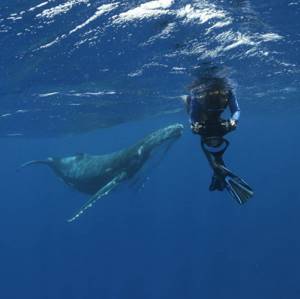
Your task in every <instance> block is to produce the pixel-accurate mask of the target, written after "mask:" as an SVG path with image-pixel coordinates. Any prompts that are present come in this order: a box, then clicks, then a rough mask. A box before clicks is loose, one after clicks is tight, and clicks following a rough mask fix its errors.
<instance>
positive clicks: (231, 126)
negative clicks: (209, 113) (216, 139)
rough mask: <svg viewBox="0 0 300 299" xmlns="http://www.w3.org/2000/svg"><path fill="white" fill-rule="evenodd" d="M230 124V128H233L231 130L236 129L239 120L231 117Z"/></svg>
mask: <svg viewBox="0 0 300 299" xmlns="http://www.w3.org/2000/svg"><path fill="white" fill-rule="evenodd" d="M229 126H230V128H231V130H235V129H236V127H237V121H236V120H235V119H232V118H231V119H230V120H229Z"/></svg>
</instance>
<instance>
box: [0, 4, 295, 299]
mask: <svg viewBox="0 0 300 299" xmlns="http://www.w3.org/2000/svg"><path fill="white" fill-rule="evenodd" d="M145 2H146V1H123V2H112V3H110V2H109V1H89V0H82V1H80V0H78V1H76V0H74V1H62V0H52V1H44V2H42V1H26V2H24V1H17V0H15V1H2V3H3V4H1V10H0V46H1V54H2V55H1V56H0V74H1V75H0V77H1V82H0V94H1V107H0V135H1V139H0V146H1V156H0V165H1V167H0V177H1V211H2V213H1V217H0V265H1V266H0V296H1V298H5V299H11V298H12V299H17V298H21V297H25V298H31V299H35V298H36V299H41V298H42V299H47V298H49V299H61V298H64V299H65V298H72V299H73V298H74V299H85V298H105V299H115V298H117V299H123V298H124V299H125V298H130V299H132V298H145V299H147V298H155V299H156V298H172V299H173V298H189V299H193V298H207V299H215V298H218V299H220V298H224V299H225V298H226V299H227V298H228V299H229V298H230V299H235V298H243V299H248V298H249V299H250V298H251V299H253V298H256V299H260V298H261V299H265V298H272V299H281V298H289V299H294V298H295V299H296V298H299V296H300V282H299V277H300V272H299V268H300V257H299V249H300V238H299V232H298V227H299V224H300V223H299V211H300V202H299V198H300V191H299V187H298V184H299V183H298V181H299V174H298V169H299V167H300V160H299V158H298V148H299V146H300V142H299V131H298V128H299V116H298V115H299V110H300V105H299V102H298V100H299V83H300V76H299V73H300V67H299V66H300V61H299V57H300V36H299V32H298V29H299V12H300V2H299V1H298V0H289V1H279V0H277V1H264V2H263V3H262V2H261V1H258V0H256V1H254V0H253V1H247V0H245V1H237V0H235V1H217V0H216V1H204V0H203V1H168V0H165V1H161V2H159V1H155V2H151V3H150V4H149V3H148V6H147V5H146V6H141V5H142V3H145ZM41 3H42V4H43V5H41V6H39V7H37V5H39V4H41ZM63 3H64V4H65V5H63V6H61V5H62V4H63ZM66 4H67V5H66ZM154 4H155V5H154ZM103 5H106V6H104V7H103ZM99 7H100V8H101V9H102V10H101V9H98V8H99ZM149 7H150V8H149ZM151 7H152V8H153V7H154V8H153V9H152V10H151ZM135 8H139V10H134V9H135ZM97 9H98V15H97ZM186 11H188V13H186V14H185V13H184V12H186ZM100 12H101V14H100ZM128 12H130V13H128ZM122 13H127V14H122ZM133 16H135V17H133ZM78 26H81V27H78ZM53 41H55V42H54V43H52V42H53ZM203 63H211V64H213V65H217V66H218V67H219V68H220V69H222V70H223V71H224V72H225V73H226V74H227V76H228V77H230V79H231V80H232V83H233V85H234V87H235V91H236V94H237V97H238V99H239V103H240V106H241V109H242V114H241V121H240V125H239V128H238V130H236V131H235V132H234V133H232V134H230V135H228V138H229V139H230V142H231V145H230V148H229V149H228V151H227V152H226V156H225V160H226V163H227V164H228V165H229V166H230V168H231V169H233V170H234V171H235V172H237V173H239V174H241V176H242V177H243V178H245V179H246V181H247V182H249V184H250V185H251V186H252V187H253V188H254V190H255V196H254V197H253V199H251V201H249V203H247V205H244V206H239V205H238V204H237V203H236V202H235V201H234V200H233V199H232V198H230V196H229V195H228V194H226V193H225V192H222V193H217V192H209V191H208V185H209V183H210V176H211V170H210V169H209V166H208V164H207V161H206V159H205V157H204V156H203V154H202V152H201V150H200V145H199V139H198V138H197V137H196V136H195V135H193V134H191V132H190V131H189V128H188V126H189V125H188V119H187V115H186V114H185V111H184V110H183V109H182V108H183V107H182V103H181V100H180V96H182V95H184V94H187V86H188V85H189V84H190V83H191V82H192V80H193V70H194V68H195V67H199V66H201V65H203ZM175 122H181V123H183V124H184V125H185V129H184V134H183V136H182V137H181V138H180V139H179V140H178V141H177V142H176V143H174V145H173V146H172V148H171V149H170V150H169V151H168V154H167V155H166V156H165V157H164V159H163V160H162V161H161V162H160V163H159V164H158V165H156V166H155V167H154V168H153V169H150V171H149V173H146V174H143V176H145V177H144V181H143V182H144V184H142V185H140V188H132V187H131V186H130V185H126V184H124V185H123V186H120V188H119V189H118V190H116V191H115V192H112V193H111V194H110V195H109V196H107V197H106V199H105V200H104V199H103V200H101V201H99V202H97V204H96V205H95V206H94V207H93V208H92V209H89V211H88V213H86V214H85V215H83V216H82V217H81V218H80V219H79V220H78V221H77V222H74V223H71V224H68V223H67V222H66V220H67V219H68V218H69V217H70V216H71V215H72V214H73V213H74V211H76V210H77V209H78V207H79V206H81V204H83V203H84V202H85V201H86V200H87V199H88V196H86V195H83V194H80V193H78V192H76V191H74V190H72V189H70V188H69V187H67V186H66V185H64V184H63V183H62V182H61V181H60V180H58V178H57V177H56V176H54V175H53V173H52V172H51V171H50V170H49V169H47V168H44V167H32V168H27V169H24V170H22V171H21V172H17V171H16V169H17V168H18V166H19V165H20V164H22V163H24V162H26V161H28V160H32V159H44V158H46V157H48V156H67V155H72V154H74V153H78V152H87V153H91V154H104V153H108V152H112V151H114V150H117V149H121V148H124V147H126V146H129V145H130V144H132V143H134V142H136V141H137V140H138V139H140V138H142V137H144V136H145V135H146V134H148V133H150V132H152V131H153V130H156V129H158V128H162V127H164V126H166V125H169V124H171V123H175ZM141 175H142V174H141Z"/></svg>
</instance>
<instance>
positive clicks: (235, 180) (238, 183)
mask: <svg viewBox="0 0 300 299" xmlns="http://www.w3.org/2000/svg"><path fill="white" fill-rule="evenodd" d="M219 169H220V170H221V171H222V173H223V175H224V179H225V182H226V189H227V191H228V192H229V193H230V194H231V196H232V197H233V198H234V199H235V200H236V201H237V202H238V203H239V204H241V205H242V204H244V203H246V202H247V201H248V200H249V199H250V198H251V197H252V196H253V195H254V192H253V190H252V188H251V187H250V186H249V185H248V184H247V183H246V182H245V181H244V180H243V179H241V178H240V177H238V176H237V175H235V174H234V173H232V172H231V171H230V170H228V169H227V168H226V167H225V166H223V165H219Z"/></svg>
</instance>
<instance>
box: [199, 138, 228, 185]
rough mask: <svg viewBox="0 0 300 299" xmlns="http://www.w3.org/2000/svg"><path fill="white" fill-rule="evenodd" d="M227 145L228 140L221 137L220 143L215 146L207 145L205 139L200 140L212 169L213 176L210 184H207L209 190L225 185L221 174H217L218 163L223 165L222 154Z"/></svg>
mask: <svg viewBox="0 0 300 299" xmlns="http://www.w3.org/2000/svg"><path fill="white" fill-rule="evenodd" d="M228 146H229V141H228V140H226V139H224V138H222V142H221V143H220V145H219V146H218V147H217V148H216V147H209V146H207V144H206V143H205V139H204V138H202V140H201V147H202V150H203V152H204V154H205V156H206V158H207V160H208V163H209V165H210V166H211V168H212V170H213V176H212V180H211V184H210V186H209V190H210V191H214V190H219V191H222V190H224V188H225V187H226V182H225V180H224V178H223V177H222V176H220V175H219V174H218V170H219V167H218V166H220V165H222V166H224V165H225V163H224V160H223V154H224V153H225V151H226V149H227V147H228Z"/></svg>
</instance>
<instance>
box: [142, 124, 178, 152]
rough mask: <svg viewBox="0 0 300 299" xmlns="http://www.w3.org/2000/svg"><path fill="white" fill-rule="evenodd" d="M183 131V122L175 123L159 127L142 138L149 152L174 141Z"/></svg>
mask: <svg viewBox="0 0 300 299" xmlns="http://www.w3.org/2000/svg"><path fill="white" fill-rule="evenodd" d="M182 132H183V125H182V124H173V125H170V126H168V127H165V128H162V129H159V130H157V131H155V132H153V133H151V134H150V135H148V136H147V137H146V138H144V139H143V140H142V142H141V143H142V144H143V147H144V148H145V149H148V152H150V151H152V150H153V149H154V148H156V147H159V146H160V145H163V144H165V143H173V141H176V140H177V139H178V138H180V136H181V135H182Z"/></svg>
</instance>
